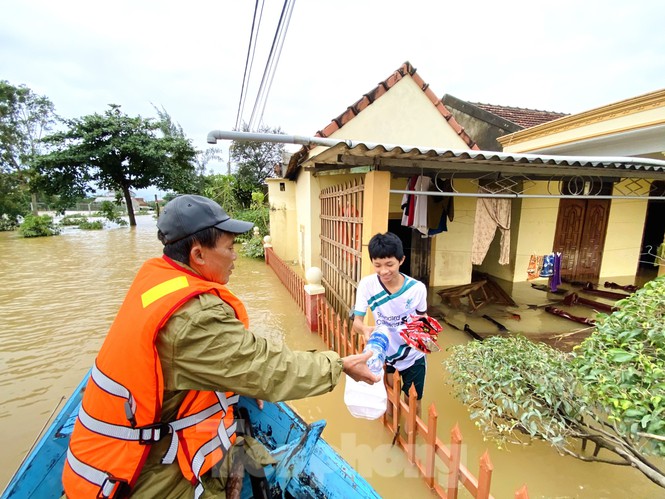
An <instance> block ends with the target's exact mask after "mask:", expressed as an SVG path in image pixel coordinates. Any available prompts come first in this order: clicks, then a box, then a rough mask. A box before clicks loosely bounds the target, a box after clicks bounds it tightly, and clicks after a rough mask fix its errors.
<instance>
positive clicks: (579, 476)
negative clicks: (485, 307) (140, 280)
mask: <svg viewBox="0 0 665 499" xmlns="http://www.w3.org/2000/svg"><path fill="white" fill-rule="evenodd" d="M138 223H139V226H138V227H137V228H135V229H129V228H120V229H114V230H105V231H92V232H80V231H75V230H74V231H70V232H68V233H66V234H63V235H61V236H58V237H53V238H43V239H32V240H31V239H20V238H18V237H17V235H16V234H12V233H0V255H2V264H0V277H1V278H2V281H3V282H4V285H3V286H2V288H0V424H1V428H2V429H1V430H0V435H1V437H2V442H3V452H2V453H1V454H0V488H2V487H4V485H5V484H6V483H7V482H8V480H9V478H10V476H11V474H12V473H13V471H14V470H15V469H16V468H17V466H18V465H19V463H20V461H21V459H22V458H23V456H24V455H25V454H26V452H27V451H28V449H29V448H30V446H31V445H32V443H33V441H34V439H35V436H36V435H37V434H38V433H39V431H40V430H41V429H42V427H43V426H44V424H45V422H46V421H47V419H48V418H49V416H50V414H51V413H52V412H53V411H54V409H55V408H56V407H58V406H59V404H61V399H62V397H66V396H68V395H69V394H70V393H71V391H72V390H73V388H74V387H75V386H76V385H77V384H78V382H79V381H80V379H81V377H82V376H83V374H84V373H85V372H86V371H87V369H88V368H89V366H90V364H91V362H92V360H93V358H94V356H95V353H96V352H97V349H98V348H99V345H100V344H101V342H102V339H103V337H104V334H105V332H106V330H107V328H108V326H109V324H110V322H111V321H112V319H113V317H114V315H115V313H116V311H117V309H118V307H119V305H120V303H121V301H122V299H123V297H124V294H125V292H126V290H127V288H128V287H129V284H130V283H131V280H132V278H133V276H134V274H135V272H136V270H137V269H138V267H139V266H140V264H141V263H142V262H143V261H144V260H145V259H147V258H150V257H152V256H155V255H158V254H160V245H159V242H158V241H157V239H156V237H155V227H154V221H153V220H152V218H151V217H149V216H144V217H139V218H138ZM231 287H232V289H233V290H234V291H235V292H236V293H237V294H238V295H240V296H241V298H243V300H244V301H245V302H246V303H247V305H248V310H249V314H250V320H251V322H252V325H253V329H254V330H256V331H257V332H260V333H261V334H264V335H266V336H268V337H270V338H272V339H274V340H275V341H285V342H286V343H287V344H289V345H290V346H291V347H292V348H295V349H303V350H308V349H320V348H322V343H321V342H320V340H319V339H318V337H317V336H316V335H312V334H309V333H307V332H306V327H305V321H304V318H303V316H302V314H301V313H300V311H299V309H298V308H297V306H296V305H295V304H294V303H293V301H292V300H291V298H290V296H289V295H288V293H287V292H286V291H285V290H284V288H283V287H282V286H281V284H280V283H279V281H278V280H277V279H276V277H275V276H274V275H273V274H272V272H271V271H269V269H267V268H266V266H265V265H264V264H263V263H262V262H260V261H251V260H245V259H243V260H242V261H240V262H239V263H238V264H237V266H236V270H235V271H234V275H233V277H232V281H231ZM459 319H460V320H461V318H459ZM453 320H454V319H453ZM525 324H526V322H525ZM477 327H478V328H479V327H480V325H478V326H477ZM466 341H468V340H467V337H466V336H465V335H464V333H459V332H456V331H454V330H451V329H450V328H448V329H447V332H446V335H445V336H444V337H443V342H444V344H445V345H451V344H457V343H462V342H466ZM445 356H446V353H445V351H444V352H440V353H436V354H432V356H431V357H430V359H429V371H428V379H427V386H426V390H425V399H424V406H423V407H425V408H426V407H428V406H429V405H430V404H431V403H435V404H436V408H437V411H438V414H439V435H440V437H441V438H442V440H444V441H445V440H447V435H448V433H449V430H450V428H451V427H452V425H454V424H455V423H459V425H460V428H461V430H462V433H463V435H464V438H465V445H464V454H463V462H464V464H465V465H466V466H467V467H468V468H470V469H471V470H473V471H474V472H475V471H476V470H477V463H478V459H479V458H480V455H481V454H482V453H483V452H484V451H485V450H486V449H488V450H489V451H490V455H491V459H492V461H493V464H494V478H493V480H492V492H493V495H494V496H495V497H497V498H510V497H513V496H514V492H515V490H516V489H518V488H519V487H521V486H522V485H523V484H524V483H526V484H527V485H528V488H529V493H530V497H532V498H594V499H595V498H651V497H663V496H664V494H663V493H662V490H661V489H659V488H658V487H656V486H653V485H651V484H650V482H648V481H647V480H646V479H644V478H642V476H641V475H640V474H639V473H637V472H635V471H634V470H631V469H627V468H618V467H612V466H608V465H601V464H586V463H581V462H579V461H576V460H574V459H571V458H565V457H559V456H558V455H556V454H555V453H554V452H553V451H552V450H551V449H550V448H549V447H547V446H546V445H542V444H537V445H533V446H531V447H528V448H526V449H518V448H512V449H511V450H509V451H499V450H497V449H495V448H494V447H493V445H492V444H491V443H486V442H483V440H482V436H481V435H480V434H479V433H478V432H477V430H476V429H475V427H474V426H473V424H472V423H471V422H470V421H469V418H468V413H467V411H466V409H465V408H464V407H463V406H461V404H459V403H458V402H456V401H455V400H454V399H453V398H452V397H451V396H450V394H449V391H448V388H447V385H446V384H445V383H444V381H445V372H444V370H443V367H442V366H441V361H442V360H443V359H444V358H445ZM292 405H293V406H294V407H295V408H296V409H297V410H298V412H299V413H300V414H301V415H302V416H303V417H304V418H305V419H306V420H308V421H314V420H317V419H326V420H327V421H328V426H327V428H326V430H325V431H324V437H325V438H326V440H327V441H328V442H329V443H331V444H332V445H333V446H334V447H335V448H336V449H337V450H338V451H339V452H340V453H341V454H342V455H343V456H344V457H345V459H347V461H349V462H350V463H351V464H352V465H353V466H354V467H356V468H357V469H358V470H360V471H361V473H362V474H363V475H364V476H366V477H367V478H368V480H369V481H370V483H372V485H373V486H374V487H375V488H376V489H377V490H378V491H379V493H380V494H381V495H382V496H383V497H386V498H403V497H427V494H429V492H428V491H427V489H426V487H425V486H424V482H423V481H422V480H421V479H419V478H418V477H417V476H416V475H415V473H414V472H413V469H412V468H411V467H410V466H408V465H407V463H406V461H405V459H404V455H403V454H402V452H401V451H398V450H397V449H396V448H393V447H391V445H390V444H391V440H392V438H391V436H390V435H387V433H386V431H385V430H384V429H383V428H382V426H381V425H380V424H379V423H377V422H369V421H364V420H356V419H353V418H351V417H350V415H349V414H348V412H347V411H346V409H345V407H344V405H343V386H339V387H337V388H336V389H335V390H334V391H333V392H331V393H329V394H327V395H324V396H321V397H315V398H311V399H307V400H302V401H296V402H293V403H292ZM439 479H440V481H442V482H444V483H445V475H444V474H443V471H440V476H439ZM460 497H468V495H466V494H464V493H461V494H460Z"/></svg>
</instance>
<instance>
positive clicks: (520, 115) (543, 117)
mask: <svg viewBox="0 0 665 499" xmlns="http://www.w3.org/2000/svg"><path fill="white" fill-rule="evenodd" d="M470 104H473V105H474V106H476V107H478V108H480V109H482V110H484V111H487V112H488V113H492V114H494V115H496V116H499V117H500V118H503V119H505V120H508V121H510V122H512V123H515V124H516V125H519V126H521V127H522V128H530V127H532V126H536V125H540V124H542V123H547V122H548V121H553V120H556V119H558V118H563V117H564V116H568V114H566V113H555V112H553V111H539V110H537V109H524V108H521V107H509V106H497V105H494V104H481V103H479V102H470Z"/></svg>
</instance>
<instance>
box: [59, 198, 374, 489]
mask: <svg viewBox="0 0 665 499" xmlns="http://www.w3.org/2000/svg"><path fill="white" fill-rule="evenodd" d="M252 225H253V224H251V223H249V222H244V221H240V220H234V219H232V218H231V217H229V216H228V215H227V213H226V212H225V211H224V209H223V208H222V207H221V206H219V205H218V204H217V203H215V202H214V201H212V200H210V199H208V198H205V197H202V196H194V195H185V196H179V197H177V198H175V199H173V200H172V201H170V202H169V203H168V204H167V205H166V206H165V207H164V210H163V212H162V215H161V216H160V218H159V220H158V222H157V228H158V238H159V239H160V241H161V242H162V243H163V244H164V255H163V256H162V257H161V258H152V259H150V260H148V261H147V262H145V263H144V264H143V266H142V267H141V269H140V270H139V272H138V274H137V275H136V278H135V279H134V282H133V283H132V285H131V287H130V289H129V291H128V292H127V296H126V297H125V300H124V302H123V304H122V306H121V308H120V310H119V312H118V315H117V316H116V318H115V320H114V322H113V324H112V325H111V328H110V330H109V332H108V335H107V337H106V339H105V340H104V343H103V345H102V347H101V349H100V351H99V354H98V356H97V358H96V359H95V363H94V365H93V367H92V371H91V378H90V381H89V382H88V385H87V387H86V390H85V394H84V396H83V402H82V405H81V409H80V411H79V415H78V418H77V420H76V424H75V427H74V431H73V434H72V437H71V441H70V444H69V448H68V450H67V460H66V463H65V469H64V471H63V485H64V489H65V494H66V496H67V497H69V498H71V499H78V498H89V497H90V498H92V497H99V498H113V499H117V498H121V497H129V496H131V497H145V498H148V497H149V498H156V497H159V498H180V497H182V498H199V497H224V496H225V492H224V481H223V480H220V478H219V477H218V476H215V475H218V472H217V473H216V470H218V466H219V464H220V463H221V462H222V461H223V459H224V457H225V456H226V455H227V454H228V453H229V450H230V449H231V446H232V445H233V443H234V442H235V438H236V421H235V419H234V411H233V406H234V404H235V403H236V402H237V400H238V394H240V395H244V396H248V397H254V398H256V399H259V400H269V401H281V400H292V399H298V398H304V397H309V396H313V395H319V394H322V393H326V392H328V391H330V390H332V389H333V388H334V387H335V385H337V383H338V382H339V380H340V377H341V373H342V372H344V373H346V374H348V375H349V376H351V378H353V379H355V380H356V381H365V382H367V383H374V382H376V381H378V378H377V377H375V376H374V375H372V373H371V372H370V371H369V369H368V367H367V365H366V361H367V359H368V358H369V356H370V354H369V353H367V354H361V355H351V356H348V357H343V358H340V357H339V355H337V353H335V352H332V351H329V352H295V351H292V350H290V349H289V348H288V347H287V346H286V345H277V344H275V343H273V342H268V341H267V340H266V339H265V338H263V337H260V336H257V335H255V334H254V333H252V332H251V331H250V330H249V329H248V328H249V322H248V318H247V312H246V310H245V307H244V305H243V304H242V302H241V301H240V299H238V297H236V296H235V295H234V294H233V293H232V292H231V291H230V290H229V289H228V288H227V287H226V284H227V283H228V281H229V278H230V276H231V273H232V271H233V268H234V261H235V260H236V258H237V255H236V253H235V250H234V241H235V237H236V235H237V234H241V233H244V232H247V231H248V230H250V229H251V228H252Z"/></svg>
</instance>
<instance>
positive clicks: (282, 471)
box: [0, 373, 381, 499]
mask: <svg viewBox="0 0 665 499" xmlns="http://www.w3.org/2000/svg"><path fill="white" fill-rule="evenodd" d="M88 378H89V373H88V374H87V375H86V376H84V378H83V380H82V381H81V382H80V383H79V385H78V386H77V387H76V388H75V389H74V391H73V393H72V395H71V396H70V398H69V399H68V400H67V401H66V402H65V404H64V405H63V407H62V408H61V409H60V411H59V412H58V414H57V415H56V416H55V418H54V419H53V422H52V423H51V424H50V425H49V426H48V428H47V429H46V430H45V431H44V433H43V434H42V436H41V438H40V439H39V441H38V442H37V443H36V444H35V445H34V447H33V448H32V450H31V451H30V452H29V454H28V455H27V456H26V458H25V459H24V460H23V462H22V463H21V464H20V466H19V467H18V469H17V471H16V472H15V473H14V475H13V477H12V479H11V480H10V481H9V483H8V484H7V486H6V487H5V489H4V491H3V492H2V496H0V499H10V498H21V499H23V498H34V499H52V498H59V497H61V494H62V482H61V476H62V470H63V467H64V462H65V456H66V453H67V447H68V444H69V436H70V434H71V432H72V429H73V426H74V422H75V420H76V415H77V414H78V409H79V406H80V404H81V400H82V398H83V392H84V390H85V386H86V384H87V382H88ZM239 407H243V408H246V409H247V411H248V413H249V415H250V421H251V426H252V429H253V433H254V436H255V437H256V438H257V440H259V441H261V442H262V443H263V444H264V445H265V446H266V448H268V450H269V451H270V453H271V455H273V457H275V459H276V460H277V461H278V464H277V465H275V466H269V467H266V468H265V473H266V477H267V479H268V482H269V484H270V487H271V490H272V491H273V493H274V494H275V496H277V497H279V496H280V494H284V493H285V492H288V493H289V494H290V495H292V496H294V497H326V498H337V497H339V498H346V497H349V496H352V497H364V498H380V497H381V496H380V495H379V494H378V493H377V492H376V491H375V490H374V489H373V488H372V486H371V485H370V484H369V483H368V482H367V481H366V480H365V478H363V477H362V476H361V475H360V474H359V473H358V472H357V471H356V470H355V469H354V468H353V467H352V466H351V465H350V464H349V463H347V462H346V461H345V460H344V458H342V457H341V456H340V455H339V453H337V452H336V451H335V450H334V449H333V448H332V447H331V446H330V444H328V442H326V441H325V440H324V439H323V438H322V437H321V433H322V431H323V429H324V428H325V424H326V423H325V421H324V420H321V421H316V422H314V423H312V424H307V423H305V421H304V420H303V419H302V418H301V417H300V416H299V415H298V414H297V413H296V412H295V411H294V410H293V409H292V408H291V407H289V406H288V405H287V404H286V403H284V402H278V403H271V402H264V407H263V409H262V410H261V409H259V408H258V405H257V403H256V401H255V400H254V399H251V398H247V397H240V402H239ZM250 491H251V486H250V485H249V477H246V480H245V483H244V484H243V494H242V496H243V498H244V497H247V498H250V497H252V496H251V493H250ZM248 494H249V495H248Z"/></svg>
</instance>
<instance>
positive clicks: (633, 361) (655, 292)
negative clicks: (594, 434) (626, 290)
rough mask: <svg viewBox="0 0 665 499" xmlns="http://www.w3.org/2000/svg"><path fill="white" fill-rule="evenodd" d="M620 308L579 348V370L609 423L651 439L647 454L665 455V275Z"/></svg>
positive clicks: (576, 363)
mask: <svg viewBox="0 0 665 499" xmlns="http://www.w3.org/2000/svg"><path fill="white" fill-rule="evenodd" d="M616 306H617V307H618V308H619V310H618V311H616V312H614V313H612V314H611V315H606V314H602V315H601V316H600V318H599V319H600V320H599V322H598V326H597V330H596V332H595V333H594V334H593V335H591V336H590V337H589V338H587V339H586V340H585V341H584V342H583V343H582V344H581V345H580V347H579V349H577V351H576V356H575V357H574V359H573V367H574V369H575V370H576V372H575V374H576V376H577V377H578V378H579V379H580V380H581V381H582V382H583V383H584V384H585V386H586V389H587V398H588V400H589V402H591V403H593V404H595V405H598V406H600V407H602V408H603V410H604V412H605V413H606V414H607V420H608V421H609V422H611V423H612V424H613V425H615V426H616V427H617V428H618V429H619V430H620V431H621V432H622V433H624V434H627V435H630V437H631V438H632V439H637V438H638V437H647V438H646V444H647V445H644V447H643V449H644V451H645V452H648V453H649V454H657V455H661V456H665V277H660V278H658V279H655V280H653V281H650V282H648V283H647V284H646V285H645V286H644V287H643V288H642V289H640V290H639V291H638V292H637V293H635V294H634V295H632V296H631V297H629V298H626V299H624V300H621V301H619V302H617V304H616ZM658 437H660V438H658Z"/></svg>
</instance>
